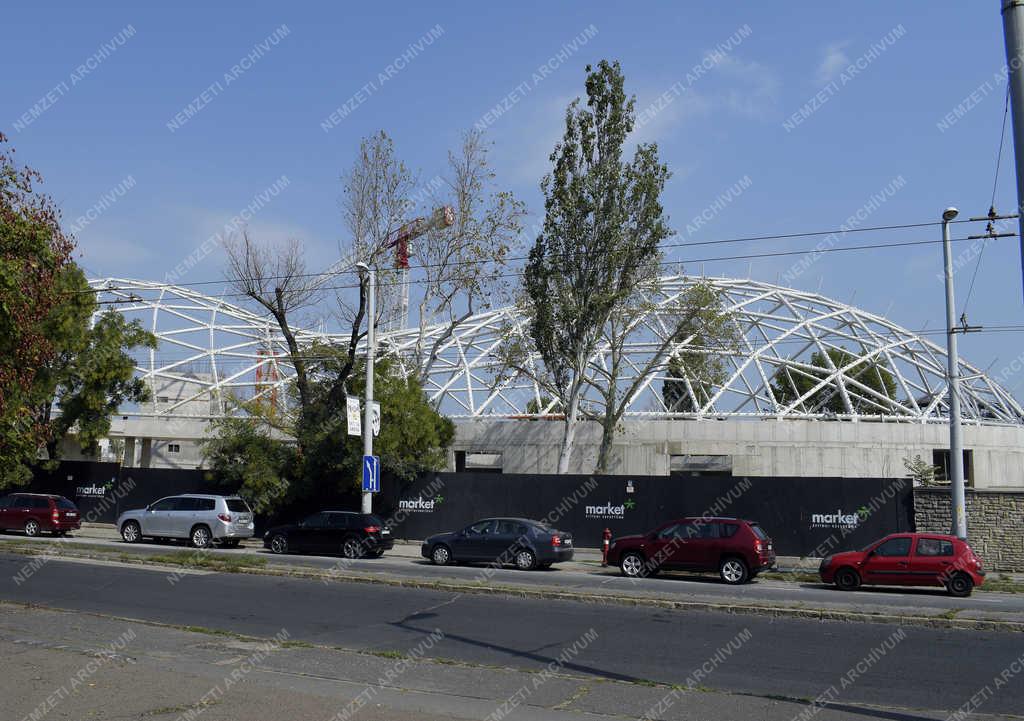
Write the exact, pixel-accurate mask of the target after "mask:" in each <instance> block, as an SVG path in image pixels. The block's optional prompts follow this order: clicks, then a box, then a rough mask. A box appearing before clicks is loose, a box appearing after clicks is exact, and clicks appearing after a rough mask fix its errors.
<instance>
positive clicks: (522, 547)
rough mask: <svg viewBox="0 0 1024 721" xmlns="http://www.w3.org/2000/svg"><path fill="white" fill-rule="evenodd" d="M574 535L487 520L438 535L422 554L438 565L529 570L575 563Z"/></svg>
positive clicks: (522, 521)
mask: <svg viewBox="0 0 1024 721" xmlns="http://www.w3.org/2000/svg"><path fill="white" fill-rule="evenodd" d="M572 551H573V545H572V536H571V535H569V534H568V533H565V532H563V531H559V530H556V529H554V528H551V527H550V526H548V525H546V524H544V523H541V522H540V521H531V520H529V519H527V518H485V519H484V520H482V521H477V522H475V523H471V524H470V525H468V526H466V527H465V528H463V529H462V530H461V531H453V532H451V533H439V534H437V535H435V536H431V537H430V538H428V539H427V540H426V541H424V542H423V546H422V548H421V549H420V553H421V554H422V555H423V557H424V558H429V559H430V560H431V561H433V562H434V563H435V564H436V565H438V566H445V565H447V564H449V563H462V562H488V563H491V564H495V565H506V564H515V566H516V568H519V569H522V570H524V571H529V570H531V569H533V568H549V567H550V566H551V564H552V563H558V562H560V561H571V560H572Z"/></svg>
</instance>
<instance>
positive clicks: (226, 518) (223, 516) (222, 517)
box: [217, 513, 231, 523]
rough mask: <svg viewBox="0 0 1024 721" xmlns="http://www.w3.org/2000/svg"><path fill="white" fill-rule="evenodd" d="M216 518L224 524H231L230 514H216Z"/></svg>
mask: <svg viewBox="0 0 1024 721" xmlns="http://www.w3.org/2000/svg"><path fill="white" fill-rule="evenodd" d="M217 518H219V519H220V520H222V521H224V523H231V514H230V513H218V514H217Z"/></svg>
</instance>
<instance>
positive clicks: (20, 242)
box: [0, 133, 74, 488]
mask: <svg viewBox="0 0 1024 721" xmlns="http://www.w3.org/2000/svg"><path fill="white" fill-rule="evenodd" d="M41 180H42V178H41V176H40V175H39V173H37V172H36V171H34V170H32V169H31V168H27V167H20V166H18V165H17V164H16V163H15V160H14V153H13V151H12V150H10V149H9V146H7V138H6V137H5V136H4V135H3V133H0V488H2V487H4V486H5V485H8V484H10V483H12V482H13V483H17V482H20V481H24V480H26V477H27V472H28V471H27V469H26V468H25V466H24V465H23V464H22V461H23V460H24V459H25V458H32V457H34V456H35V454H36V453H37V451H38V449H39V448H40V447H41V446H43V445H44V444H45V442H46V440H47V436H48V428H47V426H46V424H45V423H44V422H42V421H41V420H40V419H39V418H38V417H37V415H36V414H34V413H33V412H32V408H33V406H35V405H37V404H38V403H39V401H40V399H39V398H38V397H34V396H35V393H36V390H37V389H36V383H35V380H36V375H37V373H38V372H39V371H40V369H42V368H44V367H46V366H47V365H49V364H50V363H51V362H52V361H53V360H54V359H55V358H56V357H57V356H58V355H59V354H60V352H61V348H60V347H59V344H58V342H57V339H55V338H54V337H52V335H51V334H50V333H49V332H48V331H50V330H52V328H50V323H49V319H50V318H51V317H52V316H53V314H54V312H55V310H56V309H57V308H58V307H59V306H60V305H61V304H62V303H63V302H64V301H65V300H66V296H65V295H64V294H63V293H62V292H61V289H60V286H61V285H62V283H61V279H62V278H63V277H64V275H65V273H66V272H67V271H68V269H69V268H71V267H73V266H74V261H73V260H72V251H73V250H74V242H73V241H72V240H71V239H70V238H68V237H67V236H65V235H64V233H63V231H61V228H60V218H59V214H58V212H57V210H56V208H55V207H54V205H53V201H52V200H51V199H50V198H49V197H48V196H46V195H44V194H42V193H40V192H39V191H38V190H37V188H36V186H37V185H38V184H39V183H40V182H41Z"/></svg>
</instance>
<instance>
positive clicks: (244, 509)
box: [227, 498, 249, 513]
mask: <svg viewBox="0 0 1024 721" xmlns="http://www.w3.org/2000/svg"><path fill="white" fill-rule="evenodd" d="M227 503H228V510H229V511H234V512H235V513H249V506H247V505H246V503H245V501H243V500H242V499H241V498H229V499H227Z"/></svg>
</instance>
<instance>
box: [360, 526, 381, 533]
mask: <svg viewBox="0 0 1024 721" xmlns="http://www.w3.org/2000/svg"><path fill="white" fill-rule="evenodd" d="M363 530H364V531H366V532H367V533H380V526H367V527H366V528H364V529H363Z"/></svg>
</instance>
